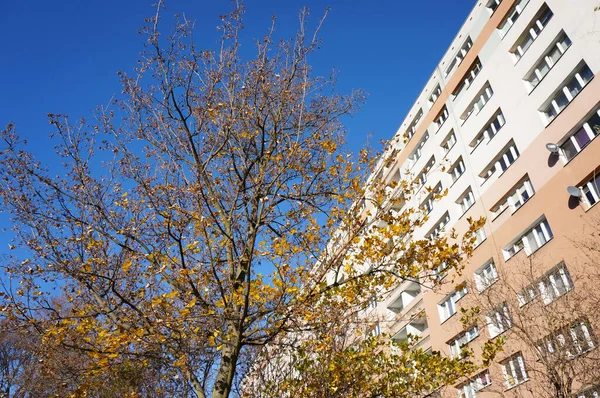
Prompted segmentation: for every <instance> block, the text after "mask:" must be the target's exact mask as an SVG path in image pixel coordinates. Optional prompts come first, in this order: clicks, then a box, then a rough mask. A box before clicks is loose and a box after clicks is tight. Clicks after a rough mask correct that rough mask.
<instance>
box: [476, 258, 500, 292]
mask: <svg viewBox="0 0 600 398" xmlns="http://www.w3.org/2000/svg"><path fill="white" fill-rule="evenodd" d="M474 276H475V286H476V287H477V290H478V291H479V293H481V292H483V291H484V290H486V289H487V288H488V287H490V286H492V285H493V284H494V282H496V281H497V280H498V270H496V264H494V259H489V260H488V261H486V263H485V264H483V265H482V266H481V267H479V268H478V269H477V270H476V271H475V274H474Z"/></svg>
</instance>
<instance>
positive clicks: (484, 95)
mask: <svg viewBox="0 0 600 398" xmlns="http://www.w3.org/2000/svg"><path fill="white" fill-rule="evenodd" d="M492 95H494V91H493V90H492V87H491V86H490V84H489V83H487V84H486V85H485V86H484V88H483V89H482V90H481V91H480V92H479V93H478V94H477V96H476V97H475V101H473V102H472V103H471V104H470V105H469V106H468V107H467V110H466V111H464V113H463V114H462V115H461V116H460V120H462V121H463V123H464V122H466V121H467V119H468V118H469V116H471V115H472V114H473V113H475V114H478V113H479V112H481V110H482V109H483V107H484V106H485V104H487V103H488V101H489V100H490V98H492Z"/></svg>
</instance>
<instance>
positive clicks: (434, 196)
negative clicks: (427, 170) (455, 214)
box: [419, 182, 442, 215]
mask: <svg viewBox="0 0 600 398" xmlns="http://www.w3.org/2000/svg"><path fill="white" fill-rule="evenodd" d="M441 193H442V183H441V182H439V183H438V184H437V185H436V186H435V188H433V189H432V190H431V192H429V194H428V195H427V197H426V198H425V200H424V201H423V202H422V203H421V206H419V207H420V208H421V210H423V212H424V213H425V215H427V214H429V213H431V211H432V210H433V204H434V203H435V201H436V200H438V199H439V195H440V194H441Z"/></svg>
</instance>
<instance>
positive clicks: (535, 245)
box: [502, 218, 554, 260]
mask: <svg viewBox="0 0 600 398" xmlns="http://www.w3.org/2000/svg"><path fill="white" fill-rule="evenodd" d="M553 236H554V235H552V231H551V230H550V225H548V221H546V219H545V218H544V219H542V221H540V222H539V223H538V224H536V225H535V226H534V227H533V228H531V229H530V230H528V231H527V232H525V233H524V234H522V235H521V236H519V237H518V238H517V239H515V240H514V241H513V242H511V243H509V244H508V245H507V246H506V247H505V248H504V249H503V250H502V251H503V253H504V260H508V259H510V258H511V257H513V256H514V255H515V254H517V252H519V251H520V250H521V249H525V252H526V253H527V255H528V256H530V255H531V254H533V253H534V252H536V251H537V250H538V249H539V248H540V247H542V246H544V245H545V244H546V243H548V241H549V240H550V239H552V238H553ZM519 242H520V244H519ZM517 248H518V250H516V249H517ZM515 250H516V251H515Z"/></svg>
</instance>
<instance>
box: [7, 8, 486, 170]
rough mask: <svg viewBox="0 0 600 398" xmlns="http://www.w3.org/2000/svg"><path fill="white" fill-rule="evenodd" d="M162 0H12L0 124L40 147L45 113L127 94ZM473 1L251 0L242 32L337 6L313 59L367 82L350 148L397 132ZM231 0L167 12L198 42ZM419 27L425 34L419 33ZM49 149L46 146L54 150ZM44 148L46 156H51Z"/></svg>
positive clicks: (207, 37)
mask: <svg viewBox="0 0 600 398" xmlns="http://www.w3.org/2000/svg"><path fill="white" fill-rule="evenodd" d="M154 1H155V0H120V1H117V0H104V1H90V0H83V1H82V0H59V1H42V0H23V1H6V2H4V4H3V7H2V12H1V13H0V48H1V50H2V61H1V62H0V72H1V73H0V79H1V84H0V93H1V95H0V125H2V127H4V125H6V124H7V123H8V122H9V121H14V122H15V123H17V126H18V129H19V130H20V131H21V133H22V134H23V135H24V136H25V137H26V138H27V139H28V141H29V142H30V144H32V147H33V149H36V151H39V155H41V156H40V157H41V158H42V159H44V158H46V159H48V157H47V154H45V153H44V151H49V148H48V146H47V145H46V144H47V141H46V139H47V138H46V137H47V136H48V134H49V133H50V131H51V128H50V126H49V125H48V123H47V118H46V114H47V113H63V114H69V115H70V116H72V117H82V116H83V117H87V116H89V115H90V112H91V111H92V110H93V109H94V108H95V107H96V106H97V105H100V104H106V103H107V102H108V101H109V100H110V98H111V96H112V95H113V94H116V93H119V92H120V85H119V81H118V78H117V75H116V72H117V71H118V70H123V71H126V72H130V71H131V70H132V68H133V66H134V65H135V61H136V59H137V58H136V57H137V54H138V53H139V51H140V50H141V48H142V42H143V38H142V37H141V36H140V35H139V34H138V33H137V30H138V28H139V27H140V26H141V25H142V23H143V18H144V17H146V16H150V15H152V14H153V11H154V10H153V8H152V7H151V4H152V3H153V2H154ZM474 4H475V1H474V0H453V1H448V0H429V1H408V0H370V1H365V0H362V1H359V0H320V1H317V0H247V2H246V9H247V12H246V17H245V24H246V29H245V30H244V33H243V35H244V40H245V43H246V44H247V47H250V45H251V39H252V38H253V37H261V36H262V35H263V34H264V33H265V32H266V29H267V28H268V27H269V25H270V21H271V15H273V14H276V15H277V17H278V26H279V32H280V33H282V34H286V33H289V32H291V30H292V28H295V27H296V26H297V19H296V18H297V11H298V9H299V8H301V7H303V6H308V7H309V8H310V10H311V13H312V16H313V17H314V19H315V20H316V18H318V17H319V16H321V15H322V14H323V12H324V10H325V8H326V7H328V6H329V7H331V12H330V14H329V16H328V18H327V20H326V23H325V26H324V28H323V30H322V33H321V38H322V40H323V46H322V47H321V50H320V52H319V53H318V54H317V55H316V56H315V57H314V58H313V60H312V61H313V64H314V66H315V67H316V69H317V70H318V71H322V72H323V73H326V72H327V71H329V70H330V69H331V68H336V69H337V70H339V78H340V85H339V87H340V89H341V90H342V91H346V92H347V91H349V90H350V89H353V88H362V89H364V90H366V91H367V92H368V93H369V99H368V103H367V105H366V106H365V107H364V108H363V109H362V110H361V112H360V113H359V114H358V115H357V116H355V117H354V118H352V119H351V120H348V121H347V126H348V128H349V137H348V138H349V141H350V144H351V146H352V148H360V147H361V146H362V145H363V144H364V143H365V141H366V139H367V136H368V134H369V133H370V132H372V133H373V144H376V143H378V142H379V140H380V139H389V138H391V137H392V135H393V134H394V133H395V131H396V129H397V128H398V125H399V124H400V122H401V121H402V119H403V117H404V116H405V114H406V112H407V111H408V109H409V107H410V106H411V105H412V103H413V100H414V99H415V97H416V95H417V94H418V93H419V91H420V90H421V89H422V87H423V85H424V84H425V82H426V81H427V78H428V77H429V76H430V74H431V72H432V70H433V67H434V66H435V65H436V64H437V62H438V61H439V60H440V58H441V56H442V55H443V53H444V51H445V49H446V48H447V47H448V45H449V44H450V41H451V40H452V38H453V37H454V35H455V34H456V32H457V31H458V29H459V27H460V25H461V24H462V22H463V21H464V19H465V18H466V17H467V14H468V12H469V11H470V9H471V7H473V5H474ZM231 8H232V4H231V3H230V2H229V1H227V0H213V1H206V0H167V13H170V14H173V13H185V14H186V16H187V17H188V18H190V19H194V20H196V22H197V27H198V33H197V34H196V40H197V42H198V44H200V45H201V46H203V45H205V46H206V47H210V46H212V45H214V43H215V41H216V39H217V37H218V33H217V32H216V30H215V27H216V26H217V25H218V24H219V18H218V15H219V14H223V13H225V12H227V11H229V10H231ZM415 32H418V34H416V33H415ZM48 154H49V153H48ZM45 155H46V156H45Z"/></svg>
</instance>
